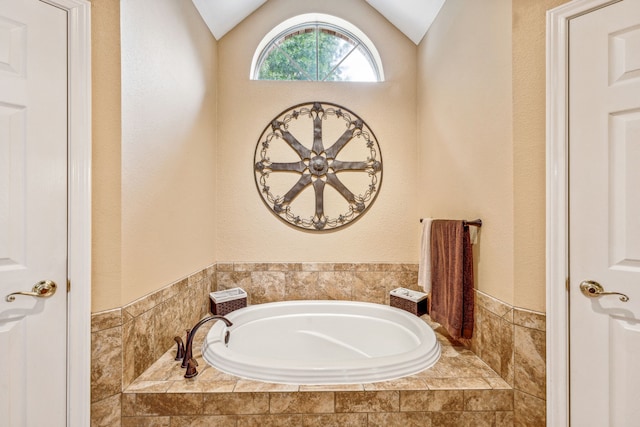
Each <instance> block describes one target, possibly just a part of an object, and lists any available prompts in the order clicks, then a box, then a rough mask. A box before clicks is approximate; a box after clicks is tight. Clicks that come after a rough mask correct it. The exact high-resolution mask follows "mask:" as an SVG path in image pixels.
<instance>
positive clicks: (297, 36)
mask: <svg viewBox="0 0 640 427" xmlns="http://www.w3.org/2000/svg"><path fill="white" fill-rule="evenodd" d="M279 46H280V49H282V50H283V52H285V54H286V55H287V56H288V57H289V58H290V59H291V60H293V62H294V66H296V67H297V68H299V70H300V71H301V72H303V73H304V74H305V75H306V78H305V79H296V80H316V79H317V77H316V67H317V61H316V32H315V29H313V28H309V29H304V30H300V31H298V32H296V33H293V34H289V35H287V36H285V37H284V38H283V40H282V41H281V42H280V43H279Z"/></svg>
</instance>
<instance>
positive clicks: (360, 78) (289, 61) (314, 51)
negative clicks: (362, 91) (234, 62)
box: [251, 14, 384, 82]
mask: <svg viewBox="0 0 640 427" xmlns="http://www.w3.org/2000/svg"><path fill="white" fill-rule="evenodd" d="M251 78H252V79H253V80H308V81H351V82H380V81H384V74H383V71H382V62H381V61H380V55H379V54H378V51H377V50H376V48H375V46H374V45H373V43H371V40H369V38H368V37H367V36H366V35H365V34H364V33H363V32H362V31H360V30H359V29H358V28H357V27H356V26H354V25H352V24H350V23H349V22H347V21H345V20H343V19H340V18H336V17H335V16H330V15H322V14H306V15H300V16H296V17H294V18H291V19H288V20H286V21H285V22H283V23H282V24H280V25H278V26H277V27H276V28H274V29H273V30H271V31H270V32H269V33H268V34H267V35H266V36H265V37H264V39H262V42H260V44H259V45H258V49H257V50H256V52H255V54H254V56H253V61H252V65H251Z"/></svg>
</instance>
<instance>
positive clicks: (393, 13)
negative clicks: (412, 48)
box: [366, 0, 445, 45]
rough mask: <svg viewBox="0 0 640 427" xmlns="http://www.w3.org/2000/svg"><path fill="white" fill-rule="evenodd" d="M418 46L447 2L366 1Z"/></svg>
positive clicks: (407, 0)
mask: <svg viewBox="0 0 640 427" xmlns="http://www.w3.org/2000/svg"><path fill="white" fill-rule="evenodd" d="M366 2H367V3H369V4H370V5H371V6H372V7H373V8H374V9H376V10H377V11H378V12H380V14H382V15H383V16H384V17H385V18H387V20H388V21H389V22H391V23H392V24H393V25H394V26H395V27H396V28H398V29H399V30H400V31H402V32H403V33H404V34H405V35H406V36H407V37H408V38H409V39H411V41H413V42H414V43H415V44H416V45H417V44H420V41H421V40H422V38H423V37H424V35H425V34H426V33H427V31H428V30H429V27H430V26H431V24H432V23H433V21H434V20H435V19H436V16H438V13H439V12H440V9H442V6H443V5H444V2H445V0H366Z"/></svg>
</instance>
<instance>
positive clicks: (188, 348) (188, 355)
mask: <svg viewBox="0 0 640 427" xmlns="http://www.w3.org/2000/svg"><path fill="white" fill-rule="evenodd" d="M212 320H222V321H223V322H224V324H225V325H227V328H228V327H231V326H233V323H231V321H230V320H229V319H227V318H226V317H224V316H219V315H217V314H214V315H212V316H209V317H205V318H204V319H202V320H200V321H199V322H198V323H196V324H195V326H194V327H193V328H191V332H189V334H188V335H187V344H186V345H185V351H184V358H183V359H182V365H181V366H182V367H183V368H190V369H189V375H190V376H189V377H187V378H192V377H195V376H196V375H198V371H196V370H195V365H192V366H191V367H190V366H189V361H190V360H191V359H193V337H195V336H196V332H197V331H198V329H200V326H202V325H204V324H205V323H207V322H210V321H212ZM228 340H229V331H227V333H226V335H225V342H227V341H228ZM194 362H195V360H194ZM191 368H193V369H192V370H191ZM185 377H186V375H185Z"/></svg>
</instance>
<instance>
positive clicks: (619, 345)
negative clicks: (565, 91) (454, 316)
mask: <svg viewBox="0 0 640 427" xmlns="http://www.w3.org/2000/svg"><path fill="white" fill-rule="evenodd" d="M569 31H570V34H569V55H570V56H569V236H570V237H569V271H570V275H569V277H570V284H569V300H570V305H569V311H570V325H571V327H570V354H571V356H570V359H571V360H570V394H571V396H570V417H571V425H573V426H580V427H582V426H587V427H588V426H598V427H602V426H616V427H620V426H640V0H623V1H621V2H619V3H615V4H612V5H609V6H607V7H604V8H602V9H598V10H596V11H593V12H590V13H588V14H585V15H582V16H579V17H577V18H574V19H572V20H571V21H570V23H569ZM598 284H599V285H600V286H601V287H602V290H603V292H617V293H620V294H610V295H608V294H604V295H602V294H599V292H600V291H601V289H600V288H599V287H598ZM581 285H582V287H583V288H584V290H581ZM583 293H586V294H587V295H589V296H587V295H584V294H583ZM625 296H628V298H629V300H628V301H623V300H626V298H625Z"/></svg>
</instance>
